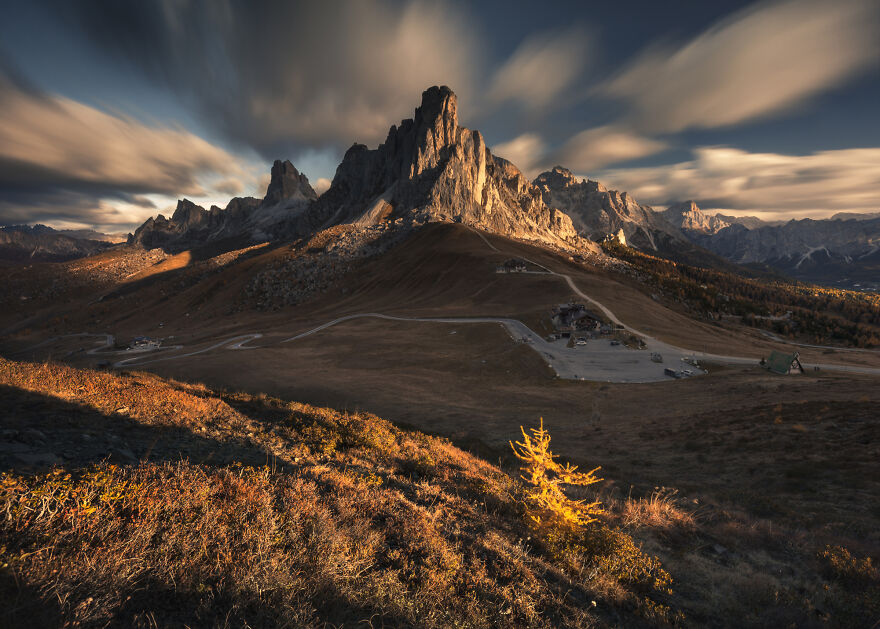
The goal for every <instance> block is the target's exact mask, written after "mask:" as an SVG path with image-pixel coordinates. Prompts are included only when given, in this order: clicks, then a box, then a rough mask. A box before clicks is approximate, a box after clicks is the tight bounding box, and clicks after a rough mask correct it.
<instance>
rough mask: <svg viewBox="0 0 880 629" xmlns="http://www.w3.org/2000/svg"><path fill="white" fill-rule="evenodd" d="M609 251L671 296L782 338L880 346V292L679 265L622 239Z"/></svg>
mask: <svg viewBox="0 0 880 629" xmlns="http://www.w3.org/2000/svg"><path fill="white" fill-rule="evenodd" d="M602 248H603V249H604V250H605V253H607V254H608V255H611V256H614V257H615V258H618V259H620V260H623V261H625V262H627V263H629V264H630V265H631V266H632V267H633V268H634V269H635V270H636V271H637V272H638V273H639V274H640V275H641V276H642V278H641V279H643V280H644V281H646V282H648V283H649V284H651V285H653V286H656V287H657V288H658V289H659V290H660V291H661V292H662V293H663V294H664V295H665V296H667V297H670V298H672V299H675V300H676V301H679V302H682V303H685V304H687V305H688V306H690V307H691V308H692V309H694V310H697V311H698V312H700V313H702V314H703V315H704V316H705V317H706V318H712V317H713V316H715V315H719V314H728V315H735V316H740V317H742V321H743V323H745V324H746V325H751V326H754V327H760V328H764V329H767V330H771V331H773V332H775V333H776V334H779V335H781V336H786V337H789V338H799V339H804V340H809V341H813V342H817V343H818V342H823V341H824V342H827V341H836V342H839V343H842V344H846V345H853V346H856V347H878V346H880V295H878V294H876V293H861V292H856V291H848V290H842V289H839V288H830V287H825V286H816V285H812V284H804V283H801V282H796V281H793V280H792V281H784V280H775V279H774V280H757V279H751V278H746V277H741V276H738V275H736V274H734V273H727V272H725V271H718V270H716V269H706V268H701V267H696V266H688V265H685V264H679V263H676V262H673V261H671V260H666V259H664V258H659V257H656V256H652V255H649V254H646V253H643V252H641V251H638V250H636V249H633V248H631V247H627V246H624V245H621V244H619V243H616V242H607V243H603V244H602Z"/></svg>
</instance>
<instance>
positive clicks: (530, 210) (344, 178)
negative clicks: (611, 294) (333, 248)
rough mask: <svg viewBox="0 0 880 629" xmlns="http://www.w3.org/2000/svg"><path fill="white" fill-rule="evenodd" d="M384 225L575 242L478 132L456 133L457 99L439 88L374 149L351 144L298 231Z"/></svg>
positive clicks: (568, 226) (567, 225) (564, 222)
mask: <svg viewBox="0 0 880 629" xmlns="http://www.w3.org/2000/svg"><path fill="white" fill-rule="evenodd" d="M383 221H400V222H403V223H407V224H409V223H412V224H421V223H429V222H460V223H464V224H467V225H471V226H473V227H477V228H480V229H484V230H486V231H491V232H494V233H498V234H503V235H506V236H511V237H514V238H525V239H533V240H539V241H544V242H550V243H562V242H571V241H574V240H576V239H577V234H576V232H575V229H574V227H573V225H572V223H571V220H570V219H569V217H568V216H566V215H565V214H564V213H563V212H561V211H559V210H556V209H552V208H549V207H548V206H547V205H546V204H545V203H544V201H543V199H542V197H541V192H540V190H538V189H537V188H536V187H535V186H533V185H532V184H531V183H530V182H529V180H528V179H527V178H526V177H525V176H524V175H523V174H522V173H521V172H520V171H519V170H518V169H517V168H516V167H515V166H514V165H513V164H511V163H510V162H508V161H507V160H504V159H501V158H498V157H495V156H493V155H492V153H491V152H490V151H489V149H488V147H487V146H486V142H485V140H484V139H483V136H482V134H481V133H480V132H479V131H471V130H469V129H466V128H464V127H461V126H459V124H458V103H457V99H456V96H455V94H454V93H453V92H452V90H450V89H449V88H448V87H445V86H444V87H436V86H435V87H432V88H430V89H428V90H426V91H425V92H424V93H423V94H422V104H421V106H420V107H419V108H418V109H416V111H415V116H414V117H413V118H412V119H410V120H404V121H403V122H401V123H400V126H392V127H391V129H390V130H389V132H388V137H387V138H386V140H385V142H384V143H383V144H381V145H380V146H379V147H378V148H376V149H372V150H371V149H368V148H367V147H366V146H364V145H362V144H355V145H353V146H352V147H351V148H350V149H349V150H348V151H347V152H346V154H345V157H344V158H343V160H342V163H341V164H340V165H339V167H338V168H337V170H336V175H335V176H334V178H333V183H332V184H331V186H330V189H329V190H328V191H327V192H325V193H324V194H323V195H322V196H321V198H320V199H319V200H318V201H317V202H316V203H314V204H313V206H312V207H311V208H310V209H309V211H308V213H307V216H306V217H304V220H303V222H301V223H300V224H299V225H298V229H299V231H300V232H301V233H305V232H308V231H309V230H317V229H322V228H325V227H329V226H331V225H337V224H346V223H347V224H358V225H372V224H377V223H379V222H383Z"/></svg>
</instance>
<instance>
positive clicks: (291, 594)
mask: <svg viewBox="0 0 880 629" xmlns="http://www.w3.org/2000/svg"><path fill="white" fill-rule="evenodd" d="M0 384H2V385H4V386H5V387H7V388H8V389H14V390H21V391H27V392H28V394H29V395H30V396H31V397H29V398H27V399H28V400H31V401H33V400H34V399H35V398H34V397H33V396H39V398H45V399H47V400H55V401H61V400H63V401H64V403H65V404H67V405H76V407H75V408H78V409H88V410H89V411H90V412H100V413H101V414H102V416H105V415H106V416H107V417H108V420H107V421H108V422H109V423H108V426H109V428H108V429H107V432H109V430H111V429H113V422H114V420H115V421H118V422H119V423H120V424H122V423H123V422H132V423H135V424H137V423H142V424H145V425H148V426H150V427H152V428H153V429H155V430H166V429H167V427H169V426H170V427H173V429H174V430H175V431H180V430H183V429H188V430H189V431H190V432H191V433H192V434H193V435H195V436H198V438H200V439H202V440H210V441H214V442H217V443H218V444H219V443H221V442H226V441H234V442H235V443H237V444H238V448H239V449H238V450H235V451H233V452H234V453H238V454H239V455H240V456H241V458H242V459H245V458H246V457H248V456H250V459H251V460H252V459H253V458H255V457H254V456H253V453H254V452H260V451H262V452H264V453H266V454H267V455H268V454H271V458H270V459H269V461H270V465H268V466H263V467H261V466H253V465H252V466H248V465H242V464H239V463H234V462H233V463H229V462H226V463H223V464H216V465H207V464H194V463H191V462H189V461H187V460H180V459H178V460H177V461H169V460H167V459H166V460H161V459H159V460H156V457H155V456H153V457H152V458H153V459H154V460H142V461H141V462H140V463H139V464H136V465H131V466H119V465H113V464H110V463H106V462H104V463H101V462H97V463H88V462H87V461H85V460H81V461H73V463H72V464H69V465H67V466H65V467H64V468H61V467H56V468H54V469H53V470H49V471H45V472H40V473H37V474H35V475H28V474H24V473H21V472H17V471H15V470H13V471H11V472H9V473H7V474H5V475H3V476H2V481H0V521H2V523H3V524H2V526H0V566H2V569H0V593H2V596H3V597H4V600H6V601H9V603H8V604H7V605H6V606H5V607H4V608H3V610H2V611H0V625H2V626H11V627H16V626H28V627H34V626H61V625H66V626H75V627H98V626H107V625H123V626H129V625H131V626H143V627H153V626H189V627H215V626H218V627H219V626H251V627H256V626H279V627H285V626H286V627H309V626H316V627H317V626H321V627H324V626H355V625H358V624H363V623H366V624H368V625H370V626H376V627H378V626H420V627H452V626H460V627H497V626H507V627H558V626H562V627H566V626H567V627H589V626H609V625H615V624H619V622H625V623H626V624H628V625H630V626H643V625H648V624H654V623H656V622H659V621H661V620H664V621H665V620H669V619H671V618H673V615H671V614H670V613H669V600H668V598H669V593H668V586H669V583H670V579H669V575H668V574H666V573H665V572H664V571H662V568H660V566H659V563H657V562H656V560H654V559H651V558H649V557H647V556H646V555H644V554H643V553H642V552H641V550H640V549H639V548H638V546H637V544H636V543H635V542H634V541H633V540H632V538H630V537H629V536H628V535H626V534H625V533H623V532H621V531H619V530H617V529H614V528H612V527H610V526H608V525H605V524H603V525H601V526H598V525H597V526H593V527H588V528H587V529H585V530H583V531H581V532H580V533H578V534H574V533H573V532H572V531H571V530H564V529H562V528H558V529H542V530H538V529H537V528H535V527H534V526H532V523H531V521H530V520H529V518H527V517H526V508H525V502H524V499H525V494H524V491H523V488H522V487H521V486H520V485H519V484H518V483H517V482H515V481H513V480H512V479H511V477H510V476H508V475H507V474H505V473H504V472H502V471H501V470H500V469H498V468H497V467H495V466H492V465H489V464H488V463H485V462H483V461H481V460H479V459H477V458H475V457H473V456H471V455H469V454H467V453H465V452H462V451H461V450H458V449H457V448H455V447H453V446H452V445H451V444H450V443H449V442H448V441H446V440H444V439H441V438H437V437H431V436H428V435H424V434H422V433H418V432H411V431H404V430H400V429H398V428H396V427H395V426H393V425H392V424H391V423H389V422H387V421H385V420H382V419H380V418H378V417H375V416H372V415H369V414H366V413H343V412H338V411H334V410H331V409H324V408H317V407H312V406H308V405H303V404H297V403H293V402H286V401H284V400H279V399H276V398H269V397H265V396H251V395H247V394H241V393H216V392H213V391H211V390H209V389H207V388H205V387H202V386H199V385H184V384H181V383H177V382H174V381H168V380H164V379H161V378H158V377H156V376H152V375H148V374H140V373H135V374H128V375H125V374H124V375H121V376H117V375H113V374H107V373H100V372H93V371H82V370H76V369H73V368H70V367H64V366H60V365H54V364H28V363H13V362H11V361H6V360H4V361H2V362H0ZM39 398H38V399H39ZM60 408H62V407H59V409H60ZM26 409H27V407H26V406H24V405H20V406H19V407H17V411H16V412H17V414H19V415H18V417H19V419H20V413H21V412H26ZM32 412H39V409H38V407H37V406H33V407H32ZM61 412H62V411H61V410H53V413H54V414H55V415H54V416H55V420H56V421H58V422H59V423H63V420H64V418H63V416H62V415H61ZM42 427H43V429H44V431H45V432H48V430H47V428H46V425H45V424H43V425H42ZM59 434H62V433H59ZM175 434H179V433H178V432H175ZM53 438H54V437H53V436H50V437H48V439H50V441H51V440H52V439H53ZM62 438H67V437H62ZM96 438H100V436H97V437H96ZM183 438H184V437H181V439H183ZM50 445H51V446H52V447H56V446H58V444H54V445H53V444H50ZM133 447H134V446H133ZM658 576H659V577H661V578H662V579H661V581H658V582H655V578H656V577H658Z"/></svg>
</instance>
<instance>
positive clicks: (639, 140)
mask: <svg viewBox="0 0 880 629" xmlns="http://www.w3.org/2000/svg"><path fill="white" fill-rule="evenodd" d="M431 85H448V86H450V87H451V88H452V89H453V90H454V91H455V92H456V94H457V95H458V99H459V108H458V111H459V120H460V123H461V124H463V125H465V126H467V127H469V128H472V129H479V130H480V131H482V132H483V134H484V136H485V137H486V141H487V143H488V145H489V146H490V147H491V149H492V151H493V153H494V154H496V155H500V156H501V157H505V158H507V159H509V160H511V161H512V162H514V163H515V164H516V165H517V166H519V168H520V169H521V170H523V172H525V173H526V174H527V175H528V176H529V177H534V176H535V175H537V174H538V173H540V172H541V171H543V170H546V169H548V168H551V167H553V166H554V165H557V164H559V165H562V166H565V167H567V168H569V169H570V170H571V171H573V172H574V173H575V174H576V175H578V176H580V177H588V178H590V179H598V180H599V181H601V182H602V183H603V184H605V185H606V186H608V187H609V188H614V189H619V190H626V191H628V192H630V194H632V195H633V196H634V197H635V198H636V199H637V200H638V201H639V202H641V203H644V204H650V205H653V206H655V207H657V208H662V207H664V206H666V205H668V204H670V203H672V202H676V201H683V200H690V199H693V200H695V201H696V202H697V203H698V204H699V205H700V207H701V208H703V209H704V210H705V211H708V212H710V213H714V212H716V211H720V212H723V213H725V214H734V215H755V216H760V217H762V218H765V219H772V220H780V219H783V220H787V219H791V218H804V217H811V218H822V217H826V216H830V215H832V214H835V213H837V212H877V211H880V116H878V112H880V2H877V0H835V2H828V1H826V0H787V1H786V0H782V1H761V2H722V1H716V2H705V0H700V1H691V0H679V1H674V2H665V3H664V2H656V0H651V1H627V0H619V1H618V2H607V1H601V2H598V1H597V2H593V1H588V0H579V1H571V2H567V1H560V2H552V1H544V2H514V1H510V0H507V1H504V2H502V1H500V0H483V1H482V2H478V3H473V2H464V1H458V0H431V1H422V0H417V1H399V0H359V1H358V0H352V1H349V2H338V1H335V0H322V1H320V2H294V1H281V0H278V1H256V0H255V1H249V2H244V1H242V2H237V1H235V0H204V1H200V0H161V1H150V0H141V1H139V2H113V1H110V0H102V1H98V0H94V1H92V0H80V1H78V0H30V1H29V2H26V3H24V2H11V1H7V0H0V224H18V223H30V224H33V223H38V222H39V223H44V224H48V225H51V226H54V227H59V228H67V227H76V228H79V227H90V228H96V229H99V230H102V231H106V232H126V231H131V230H133V229H134V228H135V227H136V226H137V225H138V224H140V223H141V222H143V221H144V220H145V219H146V218H147V217H149V216H154V215H156V214H158V213H164V214H165V215H166V216H167V215H168V214H169V213H170V212H172V211H173V208H174V206H175V203H176V200H177V199H178V198H182V197H186V198H189V199H191V200H193V201H195V202H197V203H199V204H201V205H204V206H205V207H208V206H210V205H211V204H217V205H219V206H220V207H224V206H225V205H226V203H227V202H228V200H229V199H230V197H232V196H248V195H249V196H258V197H262V196H263V195H264V194H265V188H266V185H267V183H268V173H269V169H270V166H271V163H272V161H273V160H275V159H290V160H291V161H292V162H293V163H294V164H295V165H296V166H297V168H299V169H300V170H301V171H303V172H304V173H306V175H307V176H308V177H309V179H310V181H311V182H312V184H313V186H314V187H315V188H316V190H318V191H319V192H322V191H323V190H325V189H326V188H327V187H328V186H329V185H330V181H331V180H332V178H333V175H334V172H335V169H336V166H337V165H338V163H339V161H340V160H341V158H342V155H343V153H344V152H345V150H346V149H347V148H348V147H349V146H350V145H351V144H352V143H354V142H360V143H364V144H367V145H368V146H371V147H374V146H376V145H378V144H379V143H381V142H382V141H383V140H384V138H385V136H386V135H387V133H388V129H389V127H390V126H391V125H392V124H396V123H398V122H399V121H400V120H401V119H404V118H409V117H412V115H413V110H414V108H415V107H416V106H417V105H418V104H419V100H420V97H421V92H422V91H423V90H424V89H425V88H427V87H429V86H431Z"/></svg>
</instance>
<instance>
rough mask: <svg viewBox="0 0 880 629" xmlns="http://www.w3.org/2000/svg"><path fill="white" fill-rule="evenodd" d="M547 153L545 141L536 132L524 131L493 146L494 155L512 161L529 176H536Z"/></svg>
mask: <svg viewBox="0 0 880 629" xmlns="http://www.w3.org/2000/svg"><path fill="white" fill-rule="evenodd" d="M545 153H546V147H545V146H544V141H543V140H541V137H540V136H538V135H536V134H534V133H524V134H522V135H520V136H518V137H515V138H514V139H512V140H510V141H509V142H503V143H501V144H497V145H495V146H493V147H492V154H493V155H497V156H498V157H503V158H504V159H506V160H507V161H509V162H512V163H513V164H514V165H515V166H516V167H517V168H519V169H520V170H522V171H523V173H525V174H526V175H527V176H528V177H534V176H535V175H537V174H538V172H539V171H540V170H541V167H542V165H543V159H544V156H545Z"/></svg>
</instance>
